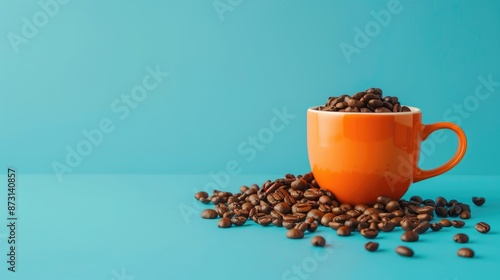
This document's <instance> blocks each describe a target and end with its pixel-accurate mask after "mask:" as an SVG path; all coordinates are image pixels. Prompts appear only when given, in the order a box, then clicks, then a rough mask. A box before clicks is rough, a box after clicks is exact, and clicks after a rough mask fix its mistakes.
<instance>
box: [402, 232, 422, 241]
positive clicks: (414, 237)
mask: <svg viewBox="0 0 500 280" xmlns="http://www.w3.org/2000/svg"><path fill="white" fill-rule="evenodd" d="M401 241H404V242H415V241H418V233H416V232H414V231H406V232H405V233H403V235H401Z"/></svg>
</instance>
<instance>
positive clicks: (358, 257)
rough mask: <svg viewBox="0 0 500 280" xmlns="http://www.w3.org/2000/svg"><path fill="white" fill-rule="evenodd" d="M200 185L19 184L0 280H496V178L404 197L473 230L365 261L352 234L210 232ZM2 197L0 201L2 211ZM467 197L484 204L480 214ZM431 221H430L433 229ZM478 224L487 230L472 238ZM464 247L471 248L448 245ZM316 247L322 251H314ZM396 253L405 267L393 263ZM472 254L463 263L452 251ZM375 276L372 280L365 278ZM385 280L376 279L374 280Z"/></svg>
mask: <svg viewBox="0 0 500 280" xmlns="http://www.w3.org/2000/svg"><path fill="white" fill-rule="evenodd" d="M281 175H282V174H274V175H273V174H271V175H269V174H267V175H266V174H256V175H241V176H233V177H231V178H230V180H231V181H230V184H229V186H227V187H226V188H225V190H227V191H233V192H237V190H238V189H239V187H240V186H241V185H244V184H245V185H249V184H252V183H259V184H260V183H262V182H264V181H265V180H266V179H275V178H279V177H281ZM208 182H211V178H210V177H209V176H208V175H147V176H146V175H68V176H66V177H65V180H64V182H62V183H60V182H58V181H57V178H56V177H55V176H53V175H23V174H18V186H17V209H16V211H17V212H16V215H17V216H18V221H17V233H16V238H17V243H16V245H17V254H16V257H17V259H16V270H17V271H16V272H15V273H12V272H9V271H8V270H7V267H8V264H7V263H6V261H7V256H6V254H7V249H8V246H9V245H8V244H7V237H8V235H9V233H8V228H7V227H6V224H7V220H6V218H7V214H6V212H7V209H1V211H0V213H1V215H0V222H1V224H2V226H1V227H0V260H1V261H0V263H1V265H0V279H23V280H28V279H37V280H40V279H94V280H95V279H105V280H110V279H116V280H122V279H124V280H125V279H126V280H132V279H135V280H142V279H293V280H296V279H333V278H341V279H366V278H367V277H369V278H372V277H375V278H373V279H381V278H384V279H403V278H404V279H423V278H426V279H443V280H444V279H453V280H454V279H479V278H487V279H491V278H495V277H498V273H497V272H496V271H498V268H499V265H500V251H499V247H500V211H499V210H500V192H499V188H498V186H499V185H500V177H468V176H440V177H437V178H433V179H429V180H426V181H423V182H420V183H417V184H415V185H413V186H412V188H411V189H410V191H409V192H408V193H407V194H406V195H405V198H407V199H408V198H409V197H410V196H412V195H420V196H422V197H423V198H433V199H435V198H436V197H437V196H444V197H446V198H448V199H452V198H454V199H457V200H459V201H461V202H465V203H469V204H470V205H471V207H472V218H471V219H470V220H466V225H465V227H464V228H461V229H456V228H444V229H443V230H441V231H439V232H427V233H425V234H423V235H421V236H420V241H418V242H417V243H407V244H403V242H401V241H400V239H399V237H400V235H401V233H402V231H401V229H400V228H398V229H396V230H395V231H393V232H390V233H380V234H379V236H378V237H377V238H376V241H377V242H379V243H380V248H379V250H378V251H377V252H373V253H371V252H368V251H366V250H365V249H364V244H365V243H366V242H367V239H365V238H363V237H362V236H360V235H359V233H357V232H356V233H355V234H354V235H352V236H350V237H339V236H337V235H336V234H335V232H334V231H333V230H332V229H330V228H325V227H320V228H319V229H318V230H317V231H316V232H315V233H309V234H306V236H305V238H304V239H301V240H291V239H287V238H286V237H285V232H286V230H285V229H284V228H278V227H274V226H268V227H262V226H260V225H256V224H254V223H253V222H251V221H249V222H247V224H246V225H245V226H242V227H237V228H236V227H232V228H229V229H219V228H217V226H216V223H217V220H203V219H201V218H200V212H201V210H202V209H204V208H208V207H210V205H203V204H201V203H199V202H197V201H195V199H194V198H193V194H194V193H195V192H196V191H198V190H202V189H203V186H205V185H206V184H207V183H208ZM6 195H7V191H6V190H4V191H2V192H1V193H0V207H2V208H6V205H5V201H6ZM472 196H484V197H486V203H485V205H483V206H482V207H477V206H474V205H473V204H472V203H471V197H472ZM435 220H437V218H436V219H435ZM479 221H485V222H487V223H489V224H490V225H491V228H492V229H491V231H490V232H489V233H487V234H480V233H478V232H477V231H476V230H475V229H474V225H475V224H476V223H477V222H479ZM459 232H463V233H466V234H468V235H469V237H470V242H469V243H468V244H465V245H464V244H458V243H455V242H453V240H452V237H453V235H454V234H456V233H459ZM314 235H322V236H324V237H325V238H326V239H327V242H328V247H326V248H316V247H313V246H311V244H310V239H311V237H312V236H314ZM398 245H407V246H409V247H411V248H413V250H414V251H415V256H414V257H413V258H404V257H401V256H399V255H397V254H396V253H395V252H394V248H395V247H396V246H398ZM460 247H470V248H472V249H473V250H474V251H475V252H476V256H475V257H474V258H472V259H464V258H460V257H458V256H457V255H456V251H457V250H458V249H459V248H460ZM370 275H378V276H370ZM381 276H383V277H381Z"/></svg>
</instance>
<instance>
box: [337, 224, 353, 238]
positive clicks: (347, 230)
mask: <svg viewBox="0 0 500 280" xmlns="http://www.w3.org/2000/svg"><path fill="white" fill-rule="evenodd" d="M337 235H338V236H349V235H351V229H350V228H349V227H346V226H341V227H339V229H337Z"/></svg>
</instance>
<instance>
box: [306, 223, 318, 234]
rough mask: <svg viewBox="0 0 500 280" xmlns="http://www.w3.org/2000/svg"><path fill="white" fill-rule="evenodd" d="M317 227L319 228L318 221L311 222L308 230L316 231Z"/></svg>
mask: <svg viewBox="0 0 500 280" xmlns="http://www.w3.org/2000/svg"><path fill="white" fill-rule="evenodd" d="M316 229H318V224H317V223H310V224H309V228H307V231H308V232H315V231H316Z"/></svg>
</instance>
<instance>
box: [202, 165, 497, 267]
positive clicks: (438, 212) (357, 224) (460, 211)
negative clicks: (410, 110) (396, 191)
mask: <svg viewBox="0 0 500 280" xmlns="http://www.w3.org/2000/svg"><path fill="white" fill-rule="evenodd" d="M195 198H196V199H197V200H199V201H200V202H202V203H204V204H209V203H211V204H213V205H214V209H205V210H203V212H202V213H201V217H202V218H204V219H216V218H220V219H219V221H218V223H217V226H218V227H220V228H229V227H231V226H241V225H243V224H245V223H246V222H247V221H248V220H252V221H253V222H255V223H257V224H259V225H261V226H269V225H270V224H273V225H274V226H277V227H284V228H286V229H287V230H288V231H287V232H286V236H287V237H288V238H291V239H301V238H304V235H305V233H306V232H314V231H316V229H317V228H318V227H319V226H324V227H330V228H331V229H333V230H335V231H336V233H337V235H338V236H349V235H351V234H352V233H353V232H356V231H357V232H359V234H361V235H362V236H363V237H365V238H366V239H374V238H376V237H377V236H378V234H379V232H381V231H382V232H390V231H393V230H394V229H395V228H396V227H401V228H402V229H403V230H404V233H403V234H402V235H401V241H403V242H416V241H418V240H419V235H421V234H424V233H425V232H427V231H428V230H431V231H439V230H441V229H442V228H443V227H454V228H462V227H463V226H464V225H465V222H464V221H463V220H467V219H470V218H471V208H470V206H469V205H468V204H466V203H461V202H459V201H457V200H455V199H451V200H446V199H445V198H444V197H438V198H436V199H435V200H433V199H423V198H421V197H420V196H412V197H411V198H410V199H409V200H403V199H402V200H398V201H396V200H392V199H390V198H389V197H385V196H380V197H378V198H377V201H376V203H375V204H374V205H364V204H358V205H350V204H347V203H340V202H339V201H337V200H336V198H335V197H334V195H333V194H332V193H331V192H330V191H328V190H326V189H322V188H320V187H319V185H318V183H317V182H316V180H315V179H314V176H313V174H312V173H307V174H305V175H303V176H302V175H298V176H294V175H292V174H286V175H285V177H284V178H279V179H276V180H274V181H271V180H267V181H266V182H265V183H263V184H262V185H261V186H259V185H257V184H253V185H251V186H250V187H248V186H242V187H241V188H240V190H239V192H238V193H231V192H224V191H219V190H214V191H213V193H212V195H210V196H209V194H208V193H206V192H198V193H196V194H195ZM472 201H473V203H474V204H475V205H477V206H481V205H483V204H484V202H485V199H484V198H483V197H480V198H478V197H474V198H473V200H472ZM435 216H437V217H440V218H442V219H441V220H440V221H438V222H433V220H434V217H435ZM448 218H451V220H450V219H448ZM458 218H460V220H458ZM475 228H476V230H477V231H478V232H480V233H487V232H489V231H490V226H489V225H488V224H487V223H485V222H479V223H477V224H476V225H475ZM453 240H454V241H455V242H458V243H467V242H468V240H469V238H468V236H467V235H465V234H463V233H459V234H456V235H455V236H454V237H453ZM311 242H312V244H313V245H314V246H325V240H324V238H322V237H321V236H316V237H314V238H313V239H312V240H311ZM378 245H379V244H378V243H377V242H368V243H367V244H366V245H365V248H366V250H368V251H376V250H377V248H378ZM396 252H397V253H398V254H400V255H403V256H408V257H411V256H413V254H414V253H413V251H412V249H410V248H408V247H404V246H400V247H398V248H396ZM457 254H458V255H459V256H462V257H473V256H474V252H473V251H472V250H471V249H469V248H461V249H460V250H459V251H458V252H457Z"/></svg>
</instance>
